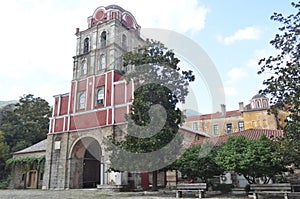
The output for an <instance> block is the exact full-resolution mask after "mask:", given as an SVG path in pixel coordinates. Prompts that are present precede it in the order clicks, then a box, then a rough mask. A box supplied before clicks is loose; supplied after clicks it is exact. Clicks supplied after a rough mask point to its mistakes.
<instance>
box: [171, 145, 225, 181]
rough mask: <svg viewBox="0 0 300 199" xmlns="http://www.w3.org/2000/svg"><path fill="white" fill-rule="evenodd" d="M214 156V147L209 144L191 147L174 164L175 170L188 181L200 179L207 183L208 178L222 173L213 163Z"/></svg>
mask: <svg viewBox="0 0 300 199" xmlns="http://www.w3.org/2000/svg"><path fill="white" fill-rule="evenodd" d="M215 155H216V147H214V146H213V145H212V144H211V143H204V144H203V145H193V146H191V147H190V148H188V149H187V150H186V151H185V152H184V154H183V155H182V156H181V157H180V158H179V159H178V160H177V161H176V162H175V168H176V169H177V170H179V171H180V172H181V173H182V175H184V176H187V177H188V178H189V179H196V178H200V179H201V180H202V181H203V182H207V180H208V179H209V178H212V177H214V176H217V175H221V174H222V173H223V170H222V169H221V168H220V167H219V166H218V165H217V164H216V163H215V161H214V156H215Z"/></svg>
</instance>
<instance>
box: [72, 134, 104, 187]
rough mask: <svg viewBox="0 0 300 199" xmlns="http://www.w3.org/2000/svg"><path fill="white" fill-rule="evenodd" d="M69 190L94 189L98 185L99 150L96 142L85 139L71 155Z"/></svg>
mask: <svg viewBox="0 0 300 199" xmlns="http://www.w3.org/2000/svg"><path fill="white" fill-rule="evenodd" d="M70 163H71V164H70V188H95V187H97V184H100V179H101V177H100V175H101V169H100V165H101V148H100V145H99V143H98V141H97V140H95V139H94V138H91V137H85V138H82V139H80V140H78V141H77V142H76V144H75V145H74V147H73V149H72V153H71V162H70Z"/></svg>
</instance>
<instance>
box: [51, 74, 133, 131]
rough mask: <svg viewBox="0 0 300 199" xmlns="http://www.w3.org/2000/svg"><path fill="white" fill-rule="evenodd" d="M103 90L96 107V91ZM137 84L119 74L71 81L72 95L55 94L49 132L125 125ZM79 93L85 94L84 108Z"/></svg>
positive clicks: (100, 75)
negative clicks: (81, 105)
mask: <svg viewBox="0 0 300 199" xmlns="http://www.w3.org/2000/svg"><path fill="white" fill-rule="evenodd" d="M100 87H102V88H103V90H104V96H103V98H104V102H103V103H101V104H97V89H98V88H100ZM133 91H134V85H133V83H132V82H129V83H127V82H126V81H125V80H124V79H123V77H122V75H121V74H119V73H118V72H117V71H114V70H112V71H108V72H105V73H103V74H99V75H94V76H90V77H87V78H85V79H82V80H73V81H72V82H71V92H70V93H67V94H61V95H56V96H54V97H55V103H54V107H53V117H52V118H51V119H50V128H49V133H50V134H51V133H62V132H72V131H78V130H87V129H92V128H99V127H103V126H108V125H117V124H121V123H124V122H125V117H124V115H125V114H127V113H129V110H130V105H131V103H132V100H133ZM80 93H84V94H85V100H84V107H79V104H80V102H79V101H80V99H79V97H80Z"/></svg>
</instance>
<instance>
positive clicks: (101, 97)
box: [96, 86, 104, 105]
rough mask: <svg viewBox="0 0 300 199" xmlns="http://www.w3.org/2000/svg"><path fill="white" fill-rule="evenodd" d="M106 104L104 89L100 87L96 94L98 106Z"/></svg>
mask: <svg viewBox="0 0 300 199" xmlns="http://www.w3.org/2000/svg"><path fill="white" fill-rule="evenodd" d="M101 104H104V87H103V86H102V87H100V88H98V89H97V92H96V105H101Z"/></svg>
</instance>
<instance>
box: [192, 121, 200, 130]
mask: <svg viewBox="0 0 300 199" xmlns="http://www.w3.org/2000/svg"><path fill="white" fill-rule="evenodd" d="M198 129H199V126H198V122H193V130H195V131H198Z"/></svg>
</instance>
